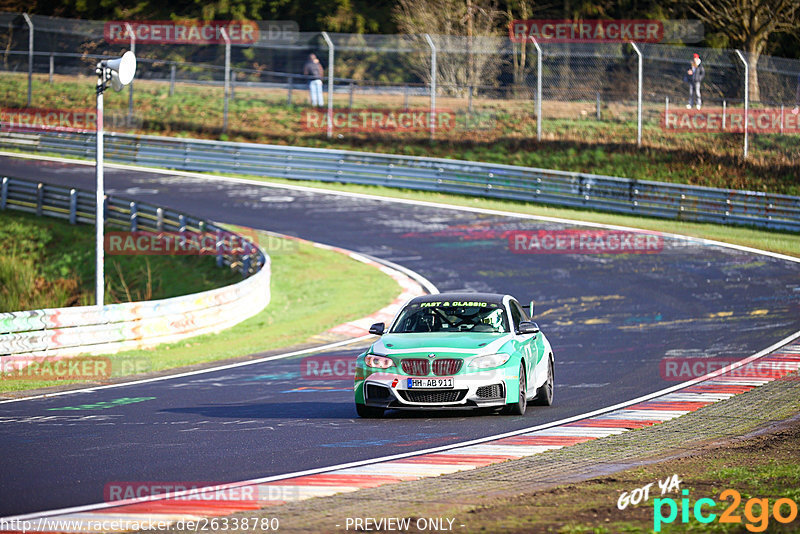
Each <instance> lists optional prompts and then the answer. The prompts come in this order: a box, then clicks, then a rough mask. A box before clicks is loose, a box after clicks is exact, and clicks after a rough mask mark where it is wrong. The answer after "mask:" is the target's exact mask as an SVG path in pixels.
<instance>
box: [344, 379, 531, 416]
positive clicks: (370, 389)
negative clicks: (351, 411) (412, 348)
mask: <svg viewBox="0 0 800 534" xmlns="http://www.w3.org/2000/svg"><path fill="white" fill-rule="evenodd" d="M409 378H431V377H410V376H408V375H400V374H393V373H373V374H371V375H369V376H367V377H366V378H365V379H364V380H363V382H361V384H359V385H357V386H356V387H357V388H361V391H357V392H356V393H357V394H356V398H359V397H360V398H363V400H364V404H365V405H366V406H373V407H376V408H386V409H397V410H415V409H416V410H420V409H421V410H424V409H432V408H436V409H439V408H446V409H465V408H482V407H502V406H505V404H506V402H507V400H506V397H507V395H508V392H509V391H511V392H514V393H516V392H517V391H518V383H517V381H518V380H519V379H518V377H517V376H516V375H514V376H506V373H505V371H504V370H503V369H493V370H491V371H485V372H479V373H468V374H463V375H455V376H453V387H452V388H447V389H418V388H409V387H408V379H409ZM359 393H360V395H359ZM513 401H516V399H513Z"/></svg>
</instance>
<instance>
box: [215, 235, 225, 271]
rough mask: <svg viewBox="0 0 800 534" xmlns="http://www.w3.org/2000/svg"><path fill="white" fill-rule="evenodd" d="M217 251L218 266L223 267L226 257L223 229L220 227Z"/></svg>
mask: <svg viewBox="0 0 800 534" xmlns="http://www.w3.org/2000/svg"><path fill="white" fill-rule="evenodd" d="M216 252H217V267H222V266H223V265H225V257H224V256H223V254H222V230H220V229H217V243H216Z"/></svg>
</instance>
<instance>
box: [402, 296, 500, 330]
mask: <svg viewBox="0 0 800 534" xmlns="http://www.w3.org/2000/svg"><path fill="white" fill-rule="evenodd" d="M412 332H482V333H507V332H508V320H507V318H506V312H505V310H504V309H503V306H502V305H501V304H496V303H487V302H449V301H447V302H445V301H442V302H417V303H414V304H409V305H408V306H406V308H405V309H404V310H403V311H402V312H401V313H400V316H399V317H398V318H397V321H395V323H394V325H393V326H392V330H391V333H393V334H406V333H412Z"/></svg>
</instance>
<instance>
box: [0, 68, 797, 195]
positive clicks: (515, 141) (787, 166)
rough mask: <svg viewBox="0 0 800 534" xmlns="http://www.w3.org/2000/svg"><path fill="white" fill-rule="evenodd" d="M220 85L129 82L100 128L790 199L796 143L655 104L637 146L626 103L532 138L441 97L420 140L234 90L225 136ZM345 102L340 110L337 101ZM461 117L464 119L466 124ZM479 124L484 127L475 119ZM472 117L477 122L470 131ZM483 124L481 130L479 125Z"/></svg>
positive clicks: (370, 99)
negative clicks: (332, 126)
mask: <svg viewBox="0 0 800 534" xmlns="http://www.w3.org/2000/svg"><path fill="white" fill-rule="evenodd" d="M46 80H47V76H41V75H36V76H34V78H33V102H32V107H33V108H35V109H71V110H93V109H94V85H93V84H92V83H88V82H87V79H85V78H81V77H70V76H61V75H57V76H54V83H53V84H49V83H47V81H46ZM26 84H27V78H26V77H25V76H23V75H21V74H7V75H5V76H3V77H2V78H0V102H2V104H3V106H4V107H7V108H24V107H25V106H26V100H25V95H26V94H27V91H26ZM222 91H223V89H222V88H221V87H209V86H197V85H191V84H181V83H179V84H177V86H176V91H175V93H174V94H173V95H170V94H169V84H167V83H164V82H158V81H152V80H137V82H136V93H135V106H136V107H135V110H134V111H135V114H134V115H135V116H134V118H135V119H136V121H135V122H136V123H137V126H136V127H134V128H129V127H126V124H125V120H124V119H125V117H127V106H128V95H127V92H121V93H114V92H108V93H106V103H105V106H106V123H107V126H108V127H109V128H110V129H114V130H116V131H127V132H129V133H145V134H158V135H168V136H178V137H201V138H207V139H220V140H225V141H227V140H230V141H246V142H254V141H255V142H261V143H277V144H289V145H302V146H313V147H330V148H343V149H356V150H368V151H374V152H385V153H391V154H407V155H425V156H438V157H445V158H456V159H466V160H472V161H486V162H496V163H510V164H515V165H529V166H534V167H543V168H550V169H561V170H566V171H575V172H592V173H596V174H608V175H613V176H625V177H629V178H637V179H642V180H644V179H646V180H658V181H665V182H676V183H690V184H697V185H707V186H712V187H730V188H736V189H742V188H744V189H754V190H757V191H770V192H775V193H785V194H794V195H797V194H800V169H798V167H797V165H796V161H797V158H798V156H800V145H798V143H797V136H796V135H779V134H759V135H756V134H754V133H751V138H750V146H751V149H750V156H749V159H748V160H743V159H742V157H741V152H742V136H741V134H730V133H724V134H723V133H694V132H693V133H675V132H667V131H664V130H663V129H662V128H661V126H660V119H661V116H662V115H663V111H664V110H663V106H662V105H661V104H654V103H647V104H646V106H645V110H644V112H645V117H644V119H645V122H644V125H643V132H642V136H643V146H642V147H641V148H640V147H637V146H636V131H637V128H636V114H635V106H633V105H630V103H628V105H623V104H621V103H609V107H608V108H607V109H604V110H603V117H609V118H601V119H599V120H598V119H597V118H595V110H594V107H595V103H594V102H593V101H592V102H588V101H587V102H557V101H553V102H545V103H544V109H543V117H544V122H543V136H542V140H541V141H536V140H535V138H536V121H535V119H534V107H533V103H532V102H531V101H530V100H529V99H513V98H507V99H485V98H483V97H477V98H475V99H474V113H473V114H472V115H467V114H466V104H467V102H466V100H465V99H464V98H461V99H459V98H452V97H447V96H445V95H442V96H441V97H440V98H439V100H438V102H439V106H440V107H441V109H451V110H455V111H457V113H456V121H455V126H454V127H453V128H450V129H446V130H442V131H440V132H438V133H437V139H436V141H434V142H431V141H430V140H429V139H428V134H427V132H426V131H424V130H423V131H414V132H399V131H384V132H381V131H370V132H346V131H337V135H336V137H335V138H334V139H332V140H331V139H328V138H327V137H326V128H318V127H310V126H309V125H308V123H307V121H306V120H305V116H306V115H305V114H306V112H307V111H308V110H309V108H308V107H306V106H305V105H297V103H303V104H304V103H305V102H306V94H307V93H306V92H305V91H298V93H297V96H296V97H295V104H294V105H287V103H286V91H285V90H282V89H256V88H248V87H244V86H239V87H237V89H236V92H235V98H233V99H231V101H230V105H229V118H228V130H227V131H226V132H223V131H222V124H223V106H222V105H221V103H222V101H223V93H222ZM345 102H348V101H347V100H346V97H344V96H343V95H340V96H337V98H336V102H335V104H336V107H335V109H336V110H337V111H342V110H346V109H349V108H346V107H344V106H345ZM402 104H403V97H402V96H399V95H372V94H359V95H358V96H357V98H356V100H355V101H354V102H353V109H355V110H364V109H395V110H399V109H400V108H401V106H402ZM348 105H349V103H348ZM428 106H429V102H428V100H427V98H425V97H421V96H414V97H411V99H410V102H409V107H410V109H416V110H420V109H427V107H428ZM470 117H471V119H470ZM484 119H488V120H484ZM472 121H478V122H479V123H480V124H477V125H476V124H473V123H472ZM484 123H485V124H484Z"/></svg>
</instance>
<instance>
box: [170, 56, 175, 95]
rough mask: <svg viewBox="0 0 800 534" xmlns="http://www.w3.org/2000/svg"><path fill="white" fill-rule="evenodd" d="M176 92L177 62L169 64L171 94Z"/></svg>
mask: <svg viewBox="0 0 800 534" xmlns="http://www.w3.org/2000/svg"><path fill="white" fill-rule="evenodd" d="M174 94H175V63H173V64H172V65H170V66H169V96H172V95H174Z"/></svg>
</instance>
